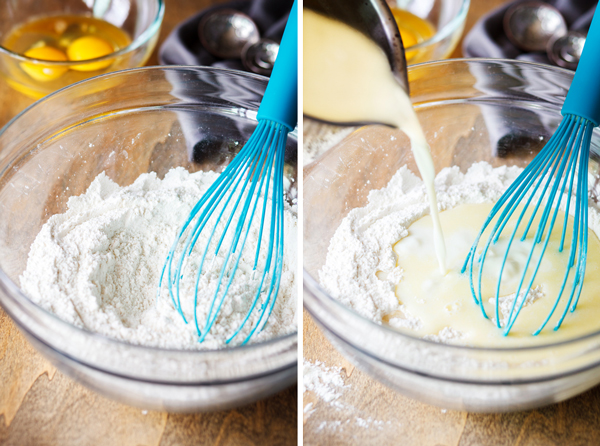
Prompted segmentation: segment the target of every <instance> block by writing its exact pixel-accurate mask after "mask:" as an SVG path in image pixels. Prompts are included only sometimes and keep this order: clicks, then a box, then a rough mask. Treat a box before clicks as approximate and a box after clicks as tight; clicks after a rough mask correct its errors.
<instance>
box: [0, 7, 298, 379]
mask: <svg viewBox="0 0 600 446" xmlns="http://www.w3.org/2000/svg"><path fill="white" fill-rule="evenodd" d="M159 1H162V0H159ZM181 70H183V71H194V72H197V71H207V72H215V73H223V74H228V75H234V76H240V77H245V78H249V79H254V80H258V81H263V82H265V87H266V83H268V79H269V78H267V77H266V76H261V75H259V74H255V73H248V72H245V71H239V70H232V69H230V68H220V67H209V66H206V67H205V66H193V65H191V66H188V65H156V66H148V67H137V68H128V69H125V70H118V71H111V72H109V73H103V74H99V75H96V76H93V77H90V78H87V79H83V80H81V81H79V82H75V83H73V84H70V85H67V86H66V87H62V88H60V89H58V90H56V91H54V92H52V93H50V94H48V95H47V96H44V97H42V98H41V99H38V100H37V101H35V102H33V103H32V104H31V105H29V106H28V107H26V108H25V109H23V110H22V111H21V112H19V113H18V114H17V115H16V116H14V117H13V118H12V119H11V120H10V121H8V122H7V123H6V124H5V125H4V126H3V127H2V128H0V137H1V136H2V135H3V134H4V133H5V132H6V131H7V130H8V128H9V127H10V126H11V125H12V124H13V123H14V122H15V121H16V120H17V119H20V118H21V117H22V116H23V115H25V114H26V113H27V112H29V111H30V110H31V109H33V108H34V107H35V106H36V105H37V104H39V103H42V102H44V101H48V100H51V99H53V98H54V97H55V96H57V95H59V94H61V93H62V92H63V91H65V90H69V89H72V88H79V87H80V86H81V84H87V83H91V82H95V81H97V80H101V79H104V78H106V77H110V76H114V77H117V76H121V75H123V74H125V75H130V74H135V72H145V71H181ZM290 134H293V135H295V134H296V130H294V131H292V132H290ZM5 163H6V164H9V165H10V160H6V161H5V162H2V164H5ZM5 171H6V167H5V168H4V169H1V170H0V177H1V176H2V175H3V174H4V172H5ZM296 286H297V285H296ZM0 291H3V293H4V294H5V295H7V296H8V297H9V298H10V299H12V300H13V301H14V303H16V304H17V305H19V307H21V309H22V310H23V311H25V312H27V313H28V312H29V311H30V309H33V311H41V312H42V314H44V316H46V317H48V316H49V317H50V318H52V319H53V320H54V321H55V322H58V323H59V324H60V325H64V326H65V327H67V328H68V329H71V330H73V329H74V330H77V331H78V332H80V333H81V334H82V335H83V336H88V337H90V338H91V339H93V340H98V341H100V342H104V343H107V342H108V343H116V344H117V345H120V346H125V347H127V348H133V349H139V350H140V351H154V352H163V353H165V354H166V353H168V354H173V353H177V354H184V355H187V354H191V355H198V354H200V355H202V354H203V355H205V356H206V355H225V354H232V353H234V352H240V353H243V352H249V351H254V350H257V349H260V348H262V347H265V346H270V345H273V344H277V343H283V342H287V341H288V340H292V339H293V338H296V342H297V338H298V327H297V326H296V330H295V331H293V332H291V333H287V334H285V335H282V336H278V337H275V338H272V339H267V340H264V341H260V342H255V343H249V344H246V345H237V346H232V347H228V346H225V347H222V348H218V349H198V350H191V349H175V348H164V347H154V346H147V345H139V344H132V343H130V342H126V341H122V340H120V339H115V338H111V337H109V336H106V335H103V334H100V333H95V332H92V331H89V330H86V329H84V328H82V327H77V326H75V325H73V324H70V323H68V322H66V321H64V320H62V319H61V318H59V317H58V316H57V315H56V314H54V313H52V312H50V311H48V310H46V309H45V308H42V307H41V306H39V305H37V304H36V303H35V302H33V301H32V300H31V299H30V298H29V297H28V296H27V295H26V294H25V293H23V291H22V290H21V288H20V287H19V286H18V285H17V284H16V283H15V282H14V281H13V280H12V279H11V278H10V277H8V275H7V274H6V273H5V272H4V270H3V269H2V268H0ZM0 306H1V307H2V308H4V309H5V311H6V308H5V307H4V305H2V302H1V300H0ZM296 311H298V309H296ZM7 313H8V314H10V311H7ZM11 319H12V316H11ZM14 323H15V324H16V325H17V326H19V327H20V326H21V324H20V323H19V322H16V321H14ZM25 329H26V331H27V332H28V333H29V332H30V330H28V329H27V328H25ZM30 334H31V333H30ZM34 336H36V335H34ZM53 348H54V347H53ZM55 350H56V349H55ZM61 353H63V352H61ZM63 354H64V353H63ZM78 361H79V362H81V361H80V360H78ZM296 362H297V360H296ZM269 373H270V372H269Z"/></svg>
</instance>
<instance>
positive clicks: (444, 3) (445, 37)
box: [388, 0, 471, 65]
mask: <svg viewBox="0 0 600 446" xmlns="http://www.w3.org/2000/svg"><path fill="white" fill-rule="evenodd" d="M470 3H471V0H431V1H427V2H424V1H423V0H409V1H403V0H388V4H389V5H390V6H393V7H396V8H398V9H403V10H405V11H408V12H410V13H412V14H414V15H416V16H417V17H420V18H422V19H425V20H427V21H428V22H430V23H431V24H432V25H433V26H435V29H436V33H435V34H434V35H433V36H432V37H430V38H429V39H427V40H425V41H423V42H421V43H417V44H415V45H412V46H409V47H408V48H405V49H404V51H405V55H406V63H407V65H414V64H418V63H422V62H429V61H433V60H441V59H446V58H447V57H449V56H450V54H452V51H454V48H456V45H457V44H458V41H459V40H460V37H461V36H462V33H463V30H464V28H465V20H466V19H467V12H469V5H470Z"/></svg>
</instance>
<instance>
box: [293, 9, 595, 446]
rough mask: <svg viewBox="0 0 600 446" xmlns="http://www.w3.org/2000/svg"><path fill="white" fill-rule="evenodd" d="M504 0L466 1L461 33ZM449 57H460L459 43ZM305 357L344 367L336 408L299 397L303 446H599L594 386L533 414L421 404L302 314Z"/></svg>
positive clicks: (309, 394) (312, 397)
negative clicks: (376, 376) (351, 358)
mask: <svg viewBox="0 0 600 446" xmlns="http://www.w3.org/2000/svg"><path fill="white" fill-rule="evenodd" d="M505 1H506V0H471V8H470V10H469V14H468V16H467V23H466V27H465V33H466V32H468V30H469V29H471V27H472V26H473V25H474V24H475V22H476V21H477V20H478V19H479V18H480V17H481V16H482V15H483V14H485V13H486V12H488V11H490V10H492V9H494V8H496V7H498V6H499V5H501V4H503V3H504V2H505ZM452 57H462V52H461V47H460V44H459V46H458V48H457V49H456V50H455V51H454V53H453V54H452ZM303 332H304V358H305V359H306V360H308V361H310V362H312V363H314V362H315V361H317V360H318V361H321V362H323V363H324V364H325V365H326V366H328V367H332V366H337V367H341V368H342V373H341V376H342V378H343V380H344V385H346V386H350V387H349V388H347V389H342V390H339V389H338V391H339V393H340V394H341V396H340V398H339V399H338V400H336V402H337V403H338V405H337V406H338V407H333V406H332V405H330V404H327V403H325V402H323V401H321V400H319V398H318V397H317V396H316V395H314V394H313V393H312V392H306V393H304V404H305V405H306V404H309V403H312V406H311V407H309V409H312V410H314V412H311V411H310V410H308V411H307V413H306V414H304V429H303V432H304V444H305V445H311V446H312V445H327V446H333V445H366V444H377V445H379V444H381V445H388V444H398V445H402V446H413V445H414V446H441V445H443V446H450V445H452V446H454V445H456V446H471V445H473V446H475V445H478V446H479V445H503V446H504V445H515V446H516V445H519V446H546V445H569V446H571V445H597V444H600V387H596V388H594V389H592V390H590V391H588V392H586V393H584V394H582V395H580V396H578V397H575V398H572V399H570V400H568V401H565V402H563V403H560V404H555V405H552V406H549V407H545V408H542V409H539V410H532V411H527V412H517V413H510V414H494V415H481V414H472V413H466V412H457V411H452V410H443V409H440V408H437V407H433V406H429V405H427V404H422V403H420V402H417V401H415V400H412V399H409V398H406V397H404V396H402V395H400V394H398V393H396V392H394V391H393V390H390V389H389V388H387V387H385V386H383V385H382V384H380V383H379V382H377V381H375V380H373V379H372V378H370V376H369V375H367V374H365V373H362V372H361V371H359V370H357V369H355V368H354V367H353V366H352V364H350V363H349V362H348V361H347V360H346V359H345V358H344V357H343V356H342V355H341V354H340V353H338V352H337V351H336V350H335V349H334V348H333V347H332V346H331V344H329V342H328V341H327V340H326V338H325V337H324V336H323V334H322V333H321V331H320V330H319V329H318V328H317V326H316V325H315V323H314V322H313V321H312V319H311V318H310V316H309V315H308V313H307V312H304V327H303Z"/></svg>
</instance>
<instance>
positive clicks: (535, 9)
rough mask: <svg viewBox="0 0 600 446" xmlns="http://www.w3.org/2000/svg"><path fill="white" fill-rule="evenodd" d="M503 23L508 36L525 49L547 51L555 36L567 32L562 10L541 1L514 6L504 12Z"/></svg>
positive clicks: (516, 44)
mask: <svg viewBox="0 0 600 446" xmlns="http://www.w3.org/2000/svg"><path fill="white" fill-rule="evenodd" d="M503 24H504V33H505V34H506V37H508V39H509V40H510V41H511V42H512V43H513V44H514V45H515V46H517V47H518V48H520V49H522V50H523V51H546V47H547V46H548V42H549V41H550V40H551V39H552V38H553V37H555V36H561V35H563V34H566V32H567V24H566V23H565V19H564V18H563V16H562V14H561V13H560V11H559V10H558V9H556V8H555V7H553V6H550V5H548V4H546V3H540V2H526V3H519V4H517V5H514V6H512V7H511V8H510V9H509V10H508V11H506V14H504V21H503Z"/></svg>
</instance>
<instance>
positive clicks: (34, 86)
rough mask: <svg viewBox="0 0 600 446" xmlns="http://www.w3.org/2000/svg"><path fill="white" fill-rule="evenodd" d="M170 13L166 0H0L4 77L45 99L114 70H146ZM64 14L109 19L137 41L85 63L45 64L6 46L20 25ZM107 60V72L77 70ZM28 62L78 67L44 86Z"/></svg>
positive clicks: (0, 70)
mask: <svg viewBox="0 0 600 446" xmlns="http://www.w3.org/2000/svg"><path fill="white" fill-rule="evenodd" d="M17 3H18V4H17ZM164 11H165V6H164V2H163V0H87V1H84V0H45V1H39V0H19V1H18V2H14V1H11V0H3V1H0V18H1V20H0V76H1V77H3V78H4V79H5V80H6V81H7V82H8V84H9V85H10V86H11V87H13V88H14V89H15V90H17V91H19V92H21V93H23V94H25V95H27V96H29V97H32V98H34V99H39V98H41V97H43V96H45V95H47V94H49V93H52V92H53V91H56V90H58V89H60V88H63V87H66V86H67V85H70V84H73V83H75V82H79V81H81V80H83V79H87V78H89V77H93V76H97V75H99V74H102V73H107V72H109V71H117V70H122V69H125V68H133V67H141V66H142V65H144V63H145V62H146V60H148V58H149V57H150V54H151V53H152V51H153V50H154V47H155V46H156V42H157V40H158V32H159V31H160V26H161V23H162V20H163V15H164ZM61 14H70V15H85V16H90V17H94V18H98V19H102V20H105V21H107V22H108V23H110V24H111V25H114V26H116V27H117V28H120V29H122V30H123V31H124V32H125V33H126V34H127V35H128V36H129V37H130V38H131V43H130V44H129V45H127V46H126V47H125V48H122V49H120V50H119V51H116V52H114V53H112V54H109V55H106V56H103V57H99V58H96V59H90V60H86V61H81V62H73V61H68V62H49V61H41V60H38V59H33V58H31V57H26V56H24V55H22V54H17V53H15V52H13V51H11V50H9V49H8V48H5V47H3V46H2V42H4V40H5V38H6V36H7V35H8V34H10V32H11V31H12V30H13V29H14V27H15V26H20V25H22V24H23V23H26V22H28V21H30V20H32V19H35V18H40V17H46V16H52V15H61ZM103 61H106V63H105V64H100V65H102V66H103V68H99V69H98V70H94V71H81V70H78V69H77V66H82V65H86V64H90V63H91V62H103ZM25 64H28V65H37V66H43V67H48V68H55V67H65V68H72V67H75V69H68V70H67V71H66V72H65V73H64V74H62V75H61V76H59V77H57V78H56V79H53V80H48V81H44V82H40V81H36V80H35V79H33V78H32V77H30V76H29V75H28V74H27V73H26V72H25V71H24V70H23V66H26V65H25ZM106 64H108V65H106Z"/></svg>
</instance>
